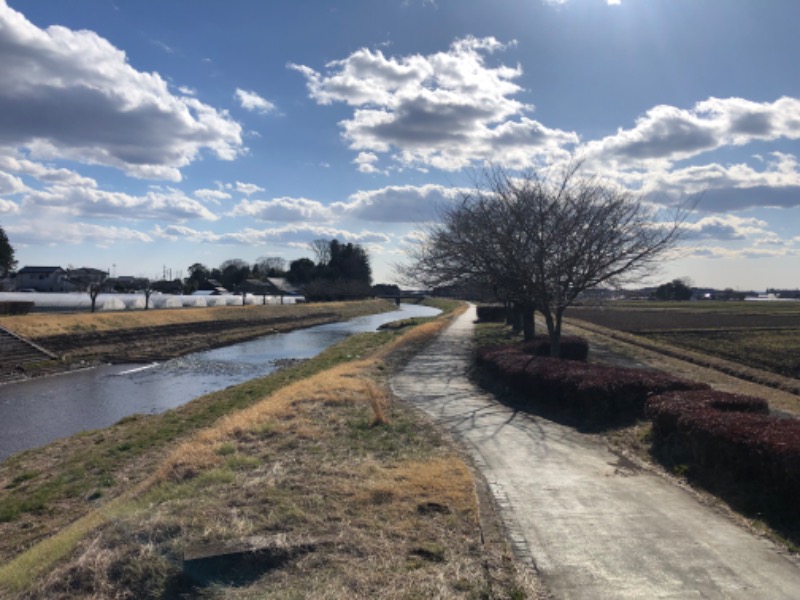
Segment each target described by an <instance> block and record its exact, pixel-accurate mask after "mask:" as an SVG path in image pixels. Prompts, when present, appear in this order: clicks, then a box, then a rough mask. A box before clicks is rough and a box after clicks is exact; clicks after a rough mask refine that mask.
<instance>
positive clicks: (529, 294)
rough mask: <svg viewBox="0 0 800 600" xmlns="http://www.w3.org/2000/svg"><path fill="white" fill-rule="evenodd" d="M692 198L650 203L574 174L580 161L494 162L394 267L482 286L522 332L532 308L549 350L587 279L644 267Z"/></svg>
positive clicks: (678, 228)
mask: <svg viewBox="0 0 800 600" xmlns="http://www.w3.org/2000/svg"><path fill="white" fill-rule="evenodd" d="M692 208H693V203H692V202H689V203H685V204H683V205H682V206H680V207H679V208H677V209H676V210H675V211H674V212H672V213H670V214H664V213H661V212H658V211H656V209H654V208H653V207H651V206H650V205H648V204H646V203H644V202H643V201H641V200H639V199H637V197H636V196H634V195H633V194H632V193H631V192H630V191H628V190H625V189H621V188H618V187H616V186H612V185H608V184H605V183H603V182H601V181H600V180H599V179H597V178H595V177H590V176H583V175H582V174H581V173H580V164H573V165H571V166H570V167H569V168H567V169H565V170H563V171H561V172H558V173H552V172H551V173H549V174H543V175H542V174H538V173H534V172H528V173H525V174H523V175H522V176H520V177H512V176H511V175H510V174H509V173H508V172H507V171H505V170H503V169H501V168H494V169H490V170H488V171H486V172H485V173H484V174H483V176H482V178H481V179H480V180H479V181H478V182H477V184H476V186H475V190H474V192H472V193H468V194H465V195H464V196H463V197H462V198H461V200H460V202H458V203H456V204H454V205H451V206H449V207H447V208H445V209H443V210H442V211H441V215H440V219H439V222H438V223H436V224H434V225H432V226H430V227H429V228H428V230H427V231H426V232H425V233H426V236H425V237H424V239H423V240H422V241H420V242H419V243H418V244H417V245H416V246H415V247H413V248H412V250H411V252H410V258H411V260H410V262H409V263H408V264H406V265H405V266H401V267H399V268H398V271H399V274H400V275H401V276H402V277H403V279H405V280H406V281H416V282H420V283H422V284H424V285H426V286H429V287H440V286H453V285H465V284H466V285H471V286H474V287H479V288H483V289H488V290H492V291H493V292H494V294H495V295H496V296H497V297H498V298H499V299H501V300H503V301H506V302H508V303H510V304H513V305H514V306H516V307H517V308H518V309H519V310H520V311H521V313H522V320H523V323H522V325H523V330H524V335H525V338H526V339H531V338H532V337H533V336H534V333H535V330H534V310H538V311H541V313H542V314H543V315H544V320H545V322H546V324H547V331H548V334H549V336H550V341H551V352H552V353H553V355H554V356H558V355H559V354H560V339H561V327H562V318H563V316H564V312H565V311H566V309H567V308H568V307H569V306H570V305H571V304H572V303H573V302H574V301H575V300H576V299H577V298H578V296H579V295H580V294H581V293H582V292H584V291H586V290H588V289H591V288H594V287H597V286H599V285H601V284H605V285H611V284H613V285H620V284H622V283H623V282H625V281H630V280H631V279H634V278H636V277H638V276H640V275H642V274H643V273H648V274H649V273H650V272H652V270H653V269H654V268H655V267H656V266H657V263H658V262H659V261H660V260H662V259H663V258H664V257H665V255H666V253H667V252H668V251H669V250H670V249H671V248H673V247H674V245H675V244H676V243H677V242H678V240H679V238H680V237H681V235H682V233H683V231H684V228H683V224H684V222H685V220H686V218H687V217H688V215H689V213H690V212H691V210H692Z"/></svg>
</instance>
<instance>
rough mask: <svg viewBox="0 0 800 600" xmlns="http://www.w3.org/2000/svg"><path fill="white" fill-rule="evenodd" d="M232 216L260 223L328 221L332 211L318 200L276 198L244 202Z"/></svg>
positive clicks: (235, 209)
mask: <svg viewBox="0 0 800 600" xmlns="http://www.w3.org/2000/svg"><path fill="white" fill-rule="evenodd" d="M231 215H232V216H236V217H241V216H246V217H253V218H256V219H258V220H260V221H288V222H291V221H317V222H320V221H327V220H329V219H330V218H331V216H332V215H331V211H330V210H329V209H327V208H326V207H325V206H323V205H322V204H321V203H320V202H317V201H316V200H309V199H307V198H288V197H283V198H274V199H273V200H242V202H240V203H239V204H237V205H236V207H234V209H233V211H232V212H231Z"/></svg>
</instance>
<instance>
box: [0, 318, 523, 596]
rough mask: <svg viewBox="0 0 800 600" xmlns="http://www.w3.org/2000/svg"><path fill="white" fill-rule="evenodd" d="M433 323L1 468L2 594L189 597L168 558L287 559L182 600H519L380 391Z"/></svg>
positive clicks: (423, 440)
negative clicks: (250, 553)
mask: <svg viewBox="0 0 800 600" xmlns="http://www.w3.org/2000/svg"><path fill="white" fill-rule="evenodd" d="M440 308H450V309H452V308H453V305H452V303H451V304H450V305H449V306H446V305H444V304H441V305H440ZM447 320H448V316H446V315H445V316H442V317H440V318H438V319H435V320H429V322H427V323H423V324H422V325H420V324H419V322H416V323H410V324H409V326H408V327H405V328H402V329H399V330H386V331H381V332H377V333H369V334H360V335H356V336H353V337H351V338H349V339H348V340H346V341H345V342H343V343H340V344H337V345H336V346H333V347H331V348H330V349H328V350H327V351H325V352H323V353H322V354H321V355H319V356H318V357H316V358H314V359H311V360H309V361H305V362H303V363H301V364H299V365H294V366H292V367H290V368H287V369H284V370H282V371H280V372H277V373H274V374H272V375H270V376H268V377H264V378H261V379H257V380H253V381H250V382H247V383H245V384H242V385H239V386H235V387H233V388H229V389H226V390H223V391H222V392H217V393H215V394H210V395H208V396H205V397H202V398H198V399H196V400H194V401H193V402H190V403H189V404H187V405H185V406H183V407H181V408H179V409H176V410H174V411H170V412H168V413H164V414H162V415H153V416H140V415H137V416H134V417H130V418H128V419H124V420H123V421H122V422H120V423H118V424H117V425H114V426H113V427H111V428H109V429H106V430H100V431H95V432H89V433H86V434H83V435H80V436H75V437H73V438H70V439H68V440H63V441H60V442H56V443H54V444H51V445H50V446H48V447H45V448H43V449H39V450H35V451H31V452H26V453H23V454H21V455H17V456H15V457H12V458H11V459H9V460H8V461H6V462H5V463H3V464H0V521H2V522H0V563H7V566H5V567H3V568H0V588H3V587H4V589H5V592H6V593H7V595H8V596H4V597H22V596H23V595H25V597H27V598H49V597H53V596H58V597H62V598H79V597H86V596H87V595H105V596H113V595H118V594H120V593H124V590H128V591H131V590H136V592H137V593H138V595H139V596H140V597H142V596H146V595H148V594H149V595H150V596H153V597H155V596H159V597H165V598H170V597H178V596H179V595H180V594H182V593H186V592H187V589H189V590H192V589H193V588H192V585H194V584H193V583H192V581H190V580H188V579H187V578H186V577H185V576H184V571H183V569H182V562H181V560H182V558H184V557H185V556H187V554H191V553H193V552H194V553H195V554H198V553H199V554H202V552H204V551H205V552H208V551H209V549H210V548H214V547H216V548H217V549H219V548H221V547H223V546H225V544H228V545H231V544H233V545H237V544H238V545H239V547H240V548H241V547H242V546H243V545H248V544H249V545H251V546H252V545H256V546H258V547H259V548H260V550H259V552H260V553H261V554H259V556H264V557H273V558H274V557H276V556H278V557H283V558H281V559H280V560H277V559H276V560H277V562H276V560H273V559H272V558H270V559H267V558H265V559H264V562H263V563H262V564H261V567H260V568H259V569H260V570H259V569H256V570H255V572H250V573H249V574H248V576H247V578H246V581H238V582H235V584H231V583H230V582H228V583H219V584H218V585H217V586H215V587H212V588H202V589H201V590H198V589H196V588H195V589H193V591H192V593H194V594H199V595H201V596H203V597H208V598H212V597H213V598H228V597H234V596H235V597H237V598H239V597H259V598H273V597H274V598H283V597H328V598H340V597H370V596H378V595H380V596H382V597H387V598H391V597H409V596H415V597H443V598H448V597H487V598H501V597H524V596H523V595H520V594H519V593H518V592H519V590H521V589H522V585H523V584H522V583H521V582H520V581H521V580H520V579H519V577H518V575H517V574H516V572H515V571H514V568H513V561H512V560H511V558H510V555H509V554H508V550H507V547H506V546H505V545H504V543H503V542H502V540H501V539H499V538H498V537H497V536H494V537H492V536H488V535H486V536H484V534H483V532H482V530H481V524H482V523H484V522H485V519H483V520H481V519H479V514H480V513H483V512H486V510H484V509H485V505H481V504H479V502H478V500H477V495H476V482H475V481H474V480H473V474H472V472H471V470H470V468H469V466H468V465H467V464H466V463H464V461H463V460H462V459H461V458H460V455H459V453H458V452H455V451H454V450H453V449H452V447H451V446H450V445H449V444H448V443H447V442H446V440H444V439H443V438H442V437H441V435H440V433H439V432H438V431H437V430H436V429H435V428H432V427H431V426H430V425H429V424H428V423H427V421H426V420H425V419H424V418H422V417H421V416H420V415H419V414H418V413H416V412H415V411H414V410H412V409H411V408H410V407H408V406H406V405H404V404H402V403H397V402H393V401H392V399H391V397H390V396H389V395H388V394H387V392H386V388H385V381H386V377H387V375H388V374H390V373H391V372H392V371H393V370H394V369H395V368H396V366H397V365H399V364H403V363H404V361H405V360H407V358H408V357H409V356H410V355H411V354H413V352H414V351H415V350H416V349H417V348H418V347H420V346H421V345H422V344H424V343H426V342H427V341H428V340H429V339H431V338H432V336H434V335H435V334H436V332H438V331H439V330H440V329H441V328H442V327H443V326H444V325H445V324H446V323H447ZM479 484H480V482H479V481H478V482H477V485H478V487H479V488H480V485H479ZM488 513H489V514H491V510H488ZM482 538H483V539H485V543H483V544H482V543H481V539H482ZM225 547H229V546H225ZM265 565H269V567H268V568H267V567H265ZM24 590H27V591H24ZM151 592H152V593H151Z"/></svg>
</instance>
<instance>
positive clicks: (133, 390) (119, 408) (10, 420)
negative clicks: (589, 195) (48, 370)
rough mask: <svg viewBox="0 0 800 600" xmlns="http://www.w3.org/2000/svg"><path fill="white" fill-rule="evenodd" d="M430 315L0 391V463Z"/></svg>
mask: <svg viewBox="0 0 800 600" xmlns="http://www.w3.org/2000/svg"><path fill="white" fill-rule="evenodd" d="M438 313H439V310H438V309H435V308H431V307H428V306H421V305H416V304H402V305H401V307H400V310H397V311H392V312H388V313H380V314H376V315H369V316H366V317H357V318H355V319H351V320H350V321H343V322H339V323H330V324H328V325H320V326H317V327H310V328H308V329H298V330H296V331H291V332H289V333H279V334H275V335H269V336H265V337H261V338H258V339H255V340H250V341H247V342H242V343H239V344H234V345H232V346H226V347H224V348H217V349H214V350H208V351H205V352H196V353H194V354H188V355H186V356H182V357H180V358H176V359H173V360H169V361H166V362H163V363H153V364H150V365H141V364H127V365H125V364H121V365H105V366H101V367H96V368H93V369H87V370H85V371H77V372H73V373H66V374H63V375H57V376H54V377H45V378H40V379H31V380H29V381H23V382H18V383H10V384H6V385H2V386H0V461H2V460H5V459H6V458H8V457H9V456H10V455H11V454H14V453H15V452H20V451H22V450H27V449H28V448H35V447H37V446H41V445H43V444H47V443H49V442H52V441H54V440H57V439H59V438H62V437H67V436H70V435H73V434H75V433H79V432H81V431H85V430H91V429H100V428H102V427H108V426H109V425H112V424H114V423H116V422H117V421H119V420H120V419H122V418H123V417H126V416H128V415H132V414H135V413H142V414H155V413H160V412H164V411H166V410H169V409H171V408H175V407H177V406H180V405H182V404H185V403H186V402H188V401H190V400H192V399H193V398H197V397H198V396H202V395H203V394H207V393H209V392H214V391H217V390H221V389H224V388H226V387H229V386H232V385H236V384H239V383H242V382H244V381H247V380H249V379H254V378H256V377H262V376H264V375H268V374H269V373H272V372H273V371H275V370H276V369H277V368H278V367H277V365H276V361H279V360H281V359H304V358H312V357H314V356H316V355H317V354H319V353H320V352H322V351H323V350H324V349H325V348H327V347H328V346H330V345H332V344H334V343H336V342H338V341H340V340H342V339H344V338H346V337H348V336H349V335H352V334H354V333H363V332H368V331H375V330H376V329H377V328H378V327H379V326H380V325H382V324H384V323H388V322H390V321H396V320H398V319H406V318H410V317H428V316H434V315H436V314H438Z"/></svg>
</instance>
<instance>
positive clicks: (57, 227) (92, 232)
mask: <svg viewBox="0 0 800 600" xmlns="http://www.w3.org/2000/svg"><path fill="white" fill-rule="evenodd" d="M6 231H7V232H8V234H9V236H12V235H13V239H14V242H15V244H20V245H23V246H61V245H64V244H84V243H85V244H94V245H96V246H99V247H101V248H109V247H112V246H114V245H115V244H119V243H125V242H135V243H149V242H152V241H153V239H152V238H151V237H150V236H149V235H147V234H146V233H142V232H141V231H136V230H134V229H128V228H126V227H104V226H100V225H92V224H88V223H61V222H48V221H37V222H36V223H26V224H22V225H10V226H8V227H7V228H6Z"/></svg>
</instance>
